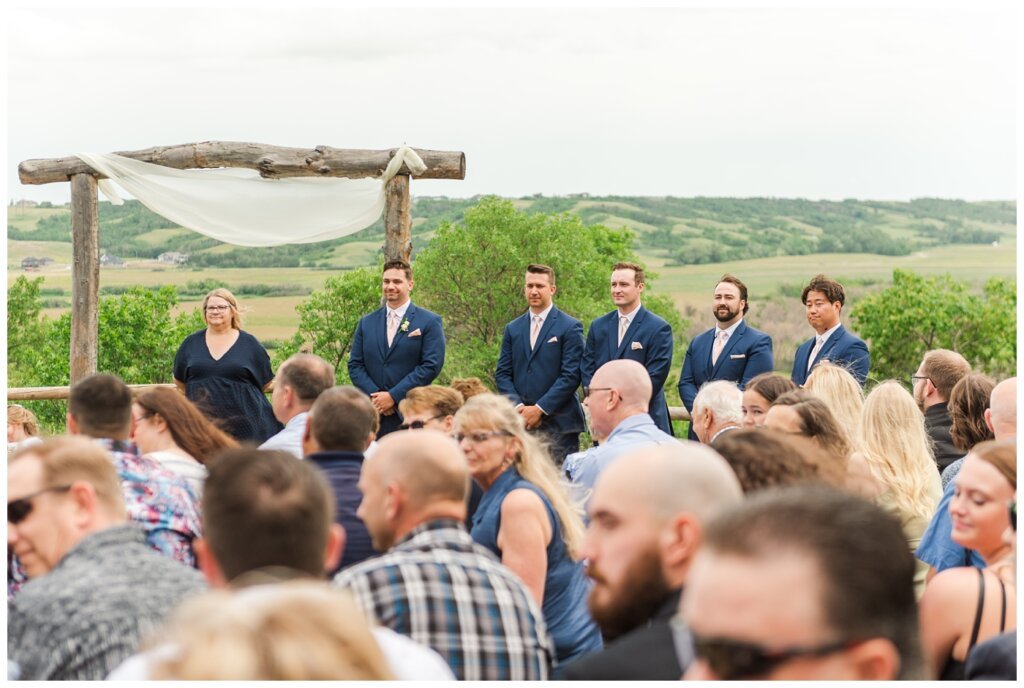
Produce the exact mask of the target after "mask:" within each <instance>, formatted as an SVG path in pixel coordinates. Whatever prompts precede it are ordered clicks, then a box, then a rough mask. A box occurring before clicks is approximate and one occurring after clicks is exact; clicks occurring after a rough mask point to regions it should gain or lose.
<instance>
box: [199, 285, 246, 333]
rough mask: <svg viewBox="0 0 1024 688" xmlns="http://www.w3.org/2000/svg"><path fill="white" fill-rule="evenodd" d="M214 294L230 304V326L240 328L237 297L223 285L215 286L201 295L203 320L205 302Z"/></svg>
mask: <svg viewBox="0 0 1024 688" xmlns="http://www.w3.org/2000/svg"><path fill="white" fill-rule="evenodd" d="M214 296H216V297H218V298H221V299H224V300H225V301H227V302H228V304H229V305H230V306H231V327H232V328H233V329H235V330H240V329H242V313H241V311H239V310H238V299H236V298H235V295H234V294H232V293H231V292H230V291H228V290H227V289H225V288H224V287H217V288H216V289H214V290H213V291H211V292H210V293H209V294H207V295H206V296H205V297H203V322H204V323H205V322H206V304H207V303H209V301H210V299H211V298H212V297H214Z"/></svg>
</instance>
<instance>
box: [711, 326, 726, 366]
mask: <svg viewBox="0 0 1024 688" xmlns="http://www.w3.org/2000/svg"><path fill="white" fill-rule="evenodd" d="M728 338H729V333H728V332H726V331H725V330H719V331H718V333H716V334H715V345H714V346H713V347H711V365H712V366H714V365H715V364H716V363H718V357H719V356H721V355H722V349H724V348H725V340H726V339H728Z"/></svg>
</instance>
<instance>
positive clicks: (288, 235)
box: [77, 146, 426, 246]
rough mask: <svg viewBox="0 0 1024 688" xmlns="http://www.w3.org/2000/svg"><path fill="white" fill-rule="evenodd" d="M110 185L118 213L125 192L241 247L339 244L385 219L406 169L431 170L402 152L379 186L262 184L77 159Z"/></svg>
mask: <svg viewBox="0 0 1024 688" xmlns="http://www.w3.org/2000/svg"><path fill="white" fill-rule="evenodd" d="M77 155H78V157H79V158H81V159H82V160H83V161H85V163H86V164H88V165H89V166H90V167H92V168H93V169H95V170H97V171H99V172H102V173H103V174H105V175H106V176H107V177H109V179H101V180H100V182H99V187H100V190H101V191H102V192H103V194H104V195H105V196H106V197H107V198H108V199H110V202H111V203H113V204H114V205H121V204H123V203H124V201H123V200H121V197H120V196H119V195H118V193H117V189H116V188H115V187H114V185H115V184H116V185H117V186H119V187H121V188H122V189H124V190H125V191H127V192H128V193H130V194H131V195H132V196H134V197H135V198H137V199H138V200H139V202H141V203H142V204H143V205H145V206H146V207H147V208H149V209H150V210H152V211H153V212H155V213H157V214H158V215H161V216H163V217H165V218H167V219H168V220H171V221H172V222H175V223H177V224H179V225H181V226H182V227H187V228H188V229H191V230H194V231H196V232H199V233H200V234H204V235H206V236H208V237H212V238H214V239H217V240H218V241H223V242H224V243H227V244H235V245H238V246H280V245H282V244H308V243H312V242H314V241H326V240H327V239H337V238H338V237H343V236H346V235H348V234H352V233H354V232H358V231H359V230H360V229H365V228H366V227H369V226H370V225H372V224H373V223H374V222H376V221H377V218H379V217H380V215H381V213H382V212H383V211H384V186H385V184H387V181H388V180H389V179H391V178H392V177H393V176H395V174H396V173H397V172H398V170H399V169H400V168H401V166H402V163H403V162H404V163H405V164H406V166H407V167H408V168H409V169H410V170H411V171H412V172H413V173H415V174H419V173H421V172H423V171H424V170H425V169H426V165H424V164H423V160H421V159H420V156H418V155H417V154H416V152H415V151H414V150H412V149H411V148H408V147H406V146H403V147H401V148H399V149H398V152H397V153H396V154H395V157H394V158H392V159H391V162H390V163H388V166H387V169H386V170H385V171H384V176H383V177H382V178H380V179H346V178H336V179H325V178H320V177H289V178H285V179H264V178H262V177H260V176H259V173H258V172H257V171H256V170H249V169H241V168H224V169H213V170H176V169H172V168H169V167H164V166H162V165H153V164H151V163H148V162H141V161H139V160H132V159H131V158H126V157H123V156H120V155H114V154H112V153H78V154H77Z"/></svg>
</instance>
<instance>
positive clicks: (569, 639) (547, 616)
mask: <svg viewBox="0 0 1024 688" xmlns="http://www.w3.org/2000/svg"><path fill="white" fill-rule="evenodd" d="M521 488H522V489H527V490H530V491H531V492H533V493H534V494H536V495H537V496H538V497H540V500H541V501H542V502H544V508H545V509H546V510H547V512H548V521H549V522H550V523H551V542H550V543H548V549H547V555H548V571H547V575H546V576H545V577H544V604H542V605H541V611H542V612H543V614H544V623H546V624H547V627H548V632H550V633H551V638H552V640H553V641H554V643H555V655H556V656H557V660H558V664H562V663H564V662H568V661H570V660H572V659H575V658H577V657H582V656H583V655H587V654H590V653H592V652H597V651H598V650H600V649H601V647H602V641H601V631H600V629H599V628H598V627H597V624H595V623H594V620H593V619H592V618H590V612H589V611H588V610H587V595H588V593H589V592H590V584H589V582H588V580H587V577H586V575H585V574H584V573H583V564H582V563H580V562H578V561H573V559H572V557H571V556H569V550H568V549H567V548H566V546H565V541H564V540H563V539H562V529H561V526H560V524H559V521H558V516H557V514H555V510H554V509H553V508H552V506H551V502H549V501H548V498H547V496H546V495H545V494H544V492H543V491H541V489H540V488H539V487H537V486H536V485H534V484H533V483H531V482H529V481H528V480H526V479H524V478H523V477H522V476H520V475H519V471H517V470H516V469H515V467H511V468H509V469H508V470H506V471H505V472H504V473H502V474H501V475H500V476H498V479H497V480H496V481H494V484H493V485H491V487H490V488H489V489H487V491H485V492H484V496H483V498H482V499H481V500H480V506H479V507H477V510H476V513H475V514H473V528H472V530H470V535H472V536H473V539H474V540H475V541H476V542H477V543H478V544H481V545H483V546H484V547H486V548H487V549H489V550H491V551H492V552H494V553H495V554H496V555H497V556H498V558H501V550H500V549H498V529H499V528H500V527H501V503H502V502H503V501H505V497H506V496H508V493H509V492H511V491H512V490H517V489H521Z"/></svg>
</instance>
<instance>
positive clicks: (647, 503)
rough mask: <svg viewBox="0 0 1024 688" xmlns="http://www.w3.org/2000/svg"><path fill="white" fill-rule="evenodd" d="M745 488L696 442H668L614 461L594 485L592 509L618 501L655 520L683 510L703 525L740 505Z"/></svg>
mask: <svg viewBox="0 0 1024 688" xmlns="http://www.w3.org/2000/svg"><path fill="white" fill-rule="evenodd" d="M742 498H743V490H742V488H741V487H740V482H739V480H738V479H737V478H736V474H735V473H734V472H733V470H732V468H730V467H729V464H728V462H726V460H725V459H723V458H722V457H721V456H720V455H719V454H718V453H717V452H716V451H714V450H713V449H711V448H709V447H705V446H703V445H701V444H698V443H696V442H689V441H684V442H670V443H666V444H662V445H658V446H655V447H647V448H644V449H639V450H637V451H636V452H633V453H632V454H628V455H626V456H624V457H623V458H621V459H619V460H618V461H615V462H614V463H612V464H611V465H610V466H608V468H606V469H605V470H604V472H603V473H601V476H600V477H599V478H598V480H597V483H596V484H595V486H594V494H593V497H592V498H591V502H590V506H591V507H593V508H600V506H601V504H602V503H605V502H617V503H618V504H619V506H620V507H621V508H623V509H627V510H628V509H636V510H646V511H648V512H649V513H650V514H651V515H652V516H653V517H654V518H655V519H657V520H659V521H663V520H667V519H670V518H672V517H673V516H675V515H677V514H680V513H683V512H686V513H690V514H693V515H694V516H695V517H696V518H697V520H698V521H700V522H702V523H703V522H706V521H707V520H708V519H710V518H712V517H713V516H714V515H715V514H717V513H718V511H720V510H721V509H723V508H726V507H729V506H732V505H734V504H738V503H739V502H740V500H741V499H742Z"/></svg>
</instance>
